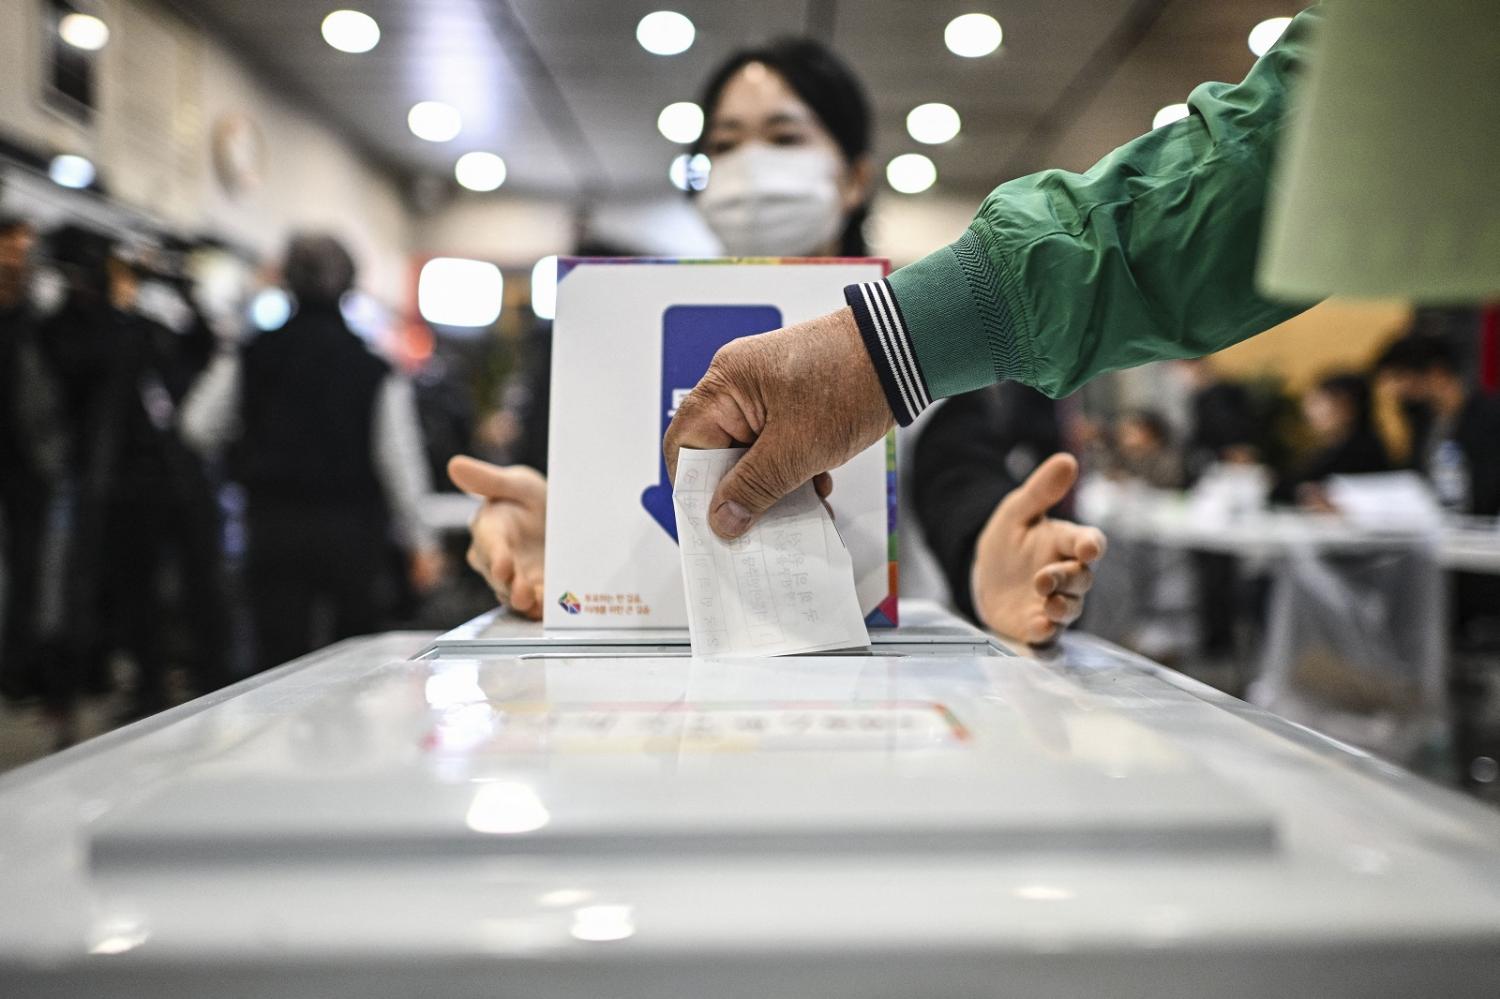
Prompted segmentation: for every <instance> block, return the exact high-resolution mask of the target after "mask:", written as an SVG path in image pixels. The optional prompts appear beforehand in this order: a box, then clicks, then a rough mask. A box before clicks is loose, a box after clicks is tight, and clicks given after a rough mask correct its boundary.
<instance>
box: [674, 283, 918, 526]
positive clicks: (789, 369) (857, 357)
mask: <svg viewBox="0 0 1500 999" xmlns="http://www.w3.org/2000/svg"><path fill="white" fill-rule="evenodd" d="M892 423H894V420H893V419H892V417H891V410H890V407H889V406H888V405H886V401H885V395H884V393H882V392H881V389H880V380H879V378H878V377H877V376H876V374H875V368H874V366H873V365H871V364H870V358H869V356H868V355H867V354H866V353H865V348H864V345H863V344H862V343H861V342H860V339H859V327H858V326H857V325H855V322H854V313H852V312H851V311H850V310H849V309H847V308H845V309H841V310H839V311H838V312H835V313H833V314H832V315H828V316H823V317H822V318H820V319H813V320H810V321H808V322H805V323H798V324H797V325H795V326H788V327H786V328H785V329H780V330H773V331H772V332H770V333H761V334H759V335H758V336H747V337H742V338H740V339H738V340H734V341H732V342H730V343H728V344H725V345H724V346H723V347H721V348H720V349H719V352H718V353H717V354H715V355H714V359H713V363H712V364H710V365H709V367H708V373H707V374H705V375H704V376H703V380H702V381H700V382H699V383H698V386H697V388H695V389H693V391H692V392H691V393H690V394H689V395H688V396H687V398H685V399H683V400H682V404H681V405H680V406H678V407H677V415H676V416H675V417H674V418H673V419H672V425H671V426H669V427H668V428H667V436H666V439H665V441H664V442H663V445H662V449H663V452H664V453H665V455H666V459H667V473H668V474H669V475H670V476H672V478H673V480H674V481H675V480H676V477H677V449H678V448H684V447H687V448H723V447H735V446H739V445H745V444H748V445H750V450H749V451H748V452H746V454H745V456H744V457H743V458H741V459H740V461H739V463H738V464H736V465H735V466H734V468H733V469H732V470H731V471H730V472H729V474H728V475H726V476H724V479H723V481H721V482H720V483H719V488H718V489H716V490H715V491H714V495H713V498H712V499H711V500H710V501H709V508H708V523H709V526H710V527H712V528H713V530H714V533H715V534H717V535H719V537H721V538H726V539H728V538H737V537H739V536H740V535H741V534H744V533H745V532H746V531H747V530H749V529H750V526H751V525H752V524H754V523H755V521H756V520H758V519H759V518H760V515H761V514H763V513H765V512H766V510H768V509H769V508H770V507H771V506H772V505H773V504H774V503H775V502H776V501H777V500H779V499H781V498H782V497H783V496H785V495H786V494H787V493H789V492H791V491H792V490H794V489H796V488H797V487H798V486H800V485H802V483H804V482H806V481H808V480H809V479H813V480H814V485H815V486H816V488H817V490H818V494H819V495H821V496H826V495H827V494H828V490H829V488H830V480H829V479H828V476H827V475H826V473H827V472H828V471H829V470H830V469H833V468H837V467H838V466H840V465H842V464H843V463H844V462H846V461H848V460H849V459H850V458H853V457H854V456H855V455H857V454H859V452H861V451H863V450H864V449H865V448H867V447H869V446H870V445H871V444H873V443H874V442H875V441H877V440H879V439H880V438H881V436H882V435H884V434H885V432H886V431H887V430H889V429H890V428H891V425H892Z"/></svg>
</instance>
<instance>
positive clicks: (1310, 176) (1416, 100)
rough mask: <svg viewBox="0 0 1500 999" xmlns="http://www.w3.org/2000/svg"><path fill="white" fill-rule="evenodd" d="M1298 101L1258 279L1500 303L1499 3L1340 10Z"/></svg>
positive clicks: (1310, 291)
mask: <svg viewBox="0 0 1500 999" xmlns="http://www.w3.org/2000/svg"><path fill="white" fill-rule="evenodd" d="M1326 10H1327V16H1326V19H1325V20H1324V22H1323V24H1322V26H1321V30H1322V35H1321V37H1320V38H1318V39H1317V40H1316V42H1315V46H1314V52H1313V55H1312V57H1311V65H1310V67H1309V69H1308V72H1307V76H1306V78H1305V79H1303V80H1302V81H1300V83H1299V89H1298V90H1297V91H1296V92H1295V93H1294V105H1295V106H1294V111H1293V118H1292V121H1291V123H1290V125H1289V127H1288V131H1287V132H1286V133H1285V135H1284V139H1283V145H1282V148H1281V150H1280V153H1279V159H1278V162H1277V170H1276V174H1275V176H1274V178H1273V188H1272V189H1273V194H1272V197H1271V204H1270V205H1269V207H1268V216H1267V220H1266V227H1265V238H1264V243H1263V245H1262V247H1261V257H1260V260H1261V263H1260V274H1259V282H1260V287H1261V290H1262V292H1264V293H1265V294H1267V295H1269V296H1272V297H1276V298H1283V299H1287V300H1293V301H1297V300H1307V299H1313V298H1322V297H1324V296H1327V295H1347V296H1354V297H1360V298H1391V297H1400V298H1407V299H1410V300H1412V301H1414V302H1422V303H1431V304H1460V303H1470V302H1480V301H1486V300H1490V299H1495V298H1500V0H1331V2H1329V3H1328V4H1327V5H1326Z"/></svg>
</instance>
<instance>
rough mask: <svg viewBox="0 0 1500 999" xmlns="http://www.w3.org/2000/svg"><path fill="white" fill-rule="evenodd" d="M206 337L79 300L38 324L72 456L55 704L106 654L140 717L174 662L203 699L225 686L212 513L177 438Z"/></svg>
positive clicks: (97, 670) (224, 606)
mask: <svg viewBox="0 0 1500 999" xmlns="http://www.w3.org/2000/svg"><path fill="white" fill-rule="evenodd" d="M203 336H211V334H210V333H208V332H207V331H206V328H205V329H204V330H199V331H197V332H196V333H195V334H193V335H189V336H180V335H178V334H176V333H173V332H172V331H170V330H168V329H166V328H165V327H163V326H160V325H159V324H157V323H154V322H152V321H150V320H149V319H146V318H145V317H143V316H139V315H136V314H134V313H129V312H121V311H119V310H116V309H112V308H91V307H84V306H82V305H80V304H78V302H76V301H75V302H73V303H70V304H69V305H68V306H65V307H64V308H63V309H62V310H61V311H60V312H59V313H58V314H57V315H55V316H53V317H52V318H51V319H49V320H48V321H47V323H46V324H45V327H44V333H43V345H44V346H45V347H46V348H47V352H48V355H49V357H50V359H51V361H52V364H53V366H54V368H55V370H56V371H57V374H58V381H59V384H60V385H61V388H62V393H61V394H62V398H63V410H64V412H65V413H66V414H67V418H68V425H69V431H70V436H71V440H72V453H73V455H74V471H73V473H72V479H73V488H72V490H71V492H72V494H73V497H74V500H73V503H72V505H71V507H70V517H71V521H70V524H71V531H70V534H71V537H70V538H69V544H68V555H67V566H66V572H65V579H66V587H65V590H64V594H63V601H64V614H65V615H66V638H67V641H66V649H63V650H59V652H58V656H57V658H58V664H57V666H56V667H55V670H54V672H55V673H56V674H57V675H56V676H54V677H53V678H52V680H51V682H49V684H48V686H49V688H50V690H51V693H50V695H49V700H50V701H52V703H53V706H54V707H55V708H58V709H66V708H68V707H69V706H70V704H71V700H72V698H73V697H74V696H76V693H77V689H76V688H77V684H78V683H79V682H81V681H83V680H86V679H90V680H93V681H94V682H95V683H98V682H99V680H100V678H101V677H102V675H103V672H104V667H103V664H104V660H105V658H106V656H107V653H108V652H110V651H111V650H115V649H118V650H121V651H124V652H127V653H128V654H129V655H130V656H131V658H132V659H133V660H134V662H135V665H136V667H137V670H138V674H139V678H140V681H141V683H140V686H139V687H138V689H137V700H138V704H137V705H136V712H135V713H138V714H139V713H146V712H147V711H150V710H155V709H158V708H160V707H163V706H164V705H165V691H164V684H163V682H162V680H163V677H164V675H165V671H166V667H167V664H168V661H169V660H170V659H175V658H178V654H179V653H180V661H181V662H183V664H184V665H186V666H187V667H188V668H189V670H190V672H191V674H192V681H193V684H194V686H196V687H197V688H198V690H199V691H200V692H204V691H208V690H211V689H214V688H215V687H217V686H220V685H222V683H223V682H224V680H225V679H226V675H225V662H226V657H227V652H228V649H227V645H228V633H229V627H228V617H229V611H228V600H227V593H226V591H225V586H224V582H223V576H222V566H221V551H220V544H219V518H218V508H217V505H216V503H215V500H214V493H213V488H212V486H211V484H210V482H209V480H208V477H207V475H206V473H205V471H204V469H203V466H202V465H201V463H200V462H199V461H198V459H197V457H196V456H195V455H193V453H192V452H191V451H189V450H188V448H187V447H186V445H184V444H183V442H182V440H181V438H180V437H179V436H178V433H177V410H178V407H179V406H180V405H181V403H182V400H183V398H184V397H185V396H186V395H187V393H188V390H189V389H190V388H191V386H192V383H193V380H194V378H196V376H197V375H198V374H199V370H200V364H201V359H200V358H199V355H200V354H201V353H202V352H201V350H200V349H197V346H196V341H197V340H199V339H201V338H202V337H203ZM169 569H170V570H175V573H176V579H177V586H176V588H175V589H176V592H177V593H178V594H180V596H179V599H178V600H176V601H174V600H172V599H170V598H169V588H168V586H167V578H166V577H167V573H168V571H169ZM175 611H181V613H177V614H174V612H175ZM174 619H175V623H176V624H177V625H178V627H177V628H175V629H174V628H173V627H172V625H173V624H174ZM169 635H173V636H177V637H178V638H180V639H181V641H175V642H174V641H170V640H169V638H168V636H169ZM184 645H185V646H186V647H185V648H184Z"/></svg>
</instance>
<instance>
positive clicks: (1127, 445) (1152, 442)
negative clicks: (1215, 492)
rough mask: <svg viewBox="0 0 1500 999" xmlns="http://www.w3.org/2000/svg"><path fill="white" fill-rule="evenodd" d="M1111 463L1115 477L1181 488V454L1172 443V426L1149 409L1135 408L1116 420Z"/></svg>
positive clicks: (1155, 487) (1158, 485) (1153, 485)
mask: <svg viewBox="0 0 1500 999" xmlns="http://www.w3.org/2000/svg"><path fill="white" fill-rule="evenodd" d="M1111 464H1112V467H1111V469H1110V471H1111V472H1112V474H1114V475H1115V476H1117V477H1120V478H1124V479H1133V480H1135V481H1137V482H1142V483H1145V484H1146V485H1148V486H1151V487H1152V488H1154V489H1180V488H1182V456H1181V455H1180V454H1179V453H1178V451H1177V449H1176V448H1175V447H1174V446H1173V445H1172V428H1171V427H1170V426H1168V425H1167V421H1166V418H1165V417H1163V416H1162V415H1161V414H1160V413H1157V412H1154V411H1152V410H1149V409H1138V410H1134V411H1132V412H1128V413H1126V414H1125V415H1123V416H1121V417H1120V418H1119V419H1118V420H1116V421H1115V430H1114V449H1113V454H1112V455H1111Z"/></svg>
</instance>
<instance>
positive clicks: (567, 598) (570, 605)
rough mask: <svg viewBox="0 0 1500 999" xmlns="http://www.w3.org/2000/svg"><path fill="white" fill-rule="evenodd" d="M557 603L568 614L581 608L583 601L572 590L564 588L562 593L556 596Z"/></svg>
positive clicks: (574, 612) (575, 612)
mask: <svg viewBox="0 0 1500 999" xmlns="http://www.w3.org/2000/svg"><path fill="white" fill-rule="evenodd" d="M557 605H558V606H559V607H561V608H562V609H563V610H565V611H567V612H568V613H569V614H577V613H578V612H579V611H581V610H583V603H582V601H580V600H579V599H578V597H577V595H576V594H574V593H573V591H572V590H564V591H563V595H562V596H560V597H558V598H557Z"/></svg>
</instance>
